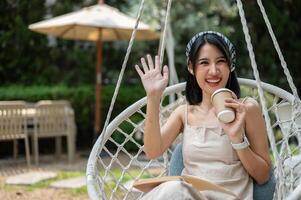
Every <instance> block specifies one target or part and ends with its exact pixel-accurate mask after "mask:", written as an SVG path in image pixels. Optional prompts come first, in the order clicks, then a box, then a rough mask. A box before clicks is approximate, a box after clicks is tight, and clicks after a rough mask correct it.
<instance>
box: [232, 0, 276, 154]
mask: <svg viewBox="0 0 301 200" xmlns="http://www.w3.org/2000/svg"><path fill="white" fill-rule="evenodd" d="M236 2H237V8H238V11H239V16H240V20H241V24H242V28H243V32H244V35H245V40H246V43H247V48H248V52H249V57H250V60H251V66H252V68H253V74H254V77H255V80H256V84H257V86H258V93H259V98H260V101H261V105H262V110H263V114H264V117H265V121H266V123H267V129H268V136H269V139H270V141H275V140H274V134H273V130H272V127H271V120H270V117H269V115H268V111H267V108H266V104H267V103H266V101H265V97H264V94H263V90H262V87H261V80H260V77H259V72H258V68H257V63H256V60H255V54H254V51H253V46H252V43H251V36H250V34H249V29H248V26H247V21H246V17H245V12H244V10H243V5H242V3H241V0H236ZM271 146H272V148H273V153H274V155H273V156H274V157H275V158H277V154H276V153H275V152H276V144H275V143H274V144H271Z"/></svg>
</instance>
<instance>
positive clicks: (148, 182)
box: [133, 175, 237, 198]
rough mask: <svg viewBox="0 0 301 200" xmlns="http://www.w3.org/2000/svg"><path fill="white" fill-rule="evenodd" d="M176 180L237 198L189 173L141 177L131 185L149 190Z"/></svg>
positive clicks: (141, 189)
mask: <svg viewBox="0 0 301 200" xmlns="http://www.w3.org/2000/svg"><path fill="white" fill-rule="evenodd" d="M176 180H182V181H185V182H187V183H189V184H191V185H192V186H193V188H195V189H197V190H199V191H204V190H213V191H217V192H222V193H226V194H229V195H232V196H234V197H236V198H237V196H236V195H235V194H234V193H233V192H230V191H228V190H226V189H225V188H223V187H221V186H219V185H216V184H215V183H212V182H210V181H207V180H204V179H200V178H198V177H196V176H190V175H183V176H162V177H156V178H150V179H141V180H138V181H136V182H134V184H133V187H134V188H136V189H138V190H140V191H142V192H149V191H150V190H152V189H153V188H154V187H156V186H158V185H160V184H161V183H164V182H167V181H176Z"/></svg>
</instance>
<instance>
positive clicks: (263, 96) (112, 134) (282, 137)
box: [86, 0, 301, 200]
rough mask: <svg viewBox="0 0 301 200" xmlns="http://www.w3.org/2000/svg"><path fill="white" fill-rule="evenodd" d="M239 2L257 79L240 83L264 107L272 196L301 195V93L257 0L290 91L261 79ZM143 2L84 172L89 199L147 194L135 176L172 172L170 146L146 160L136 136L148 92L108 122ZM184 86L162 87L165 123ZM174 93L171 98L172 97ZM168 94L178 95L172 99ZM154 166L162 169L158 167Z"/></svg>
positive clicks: (161, 49)
mask: <svg viewBox="0 0 301 200" xmlns="http://www.w3.org/2000/svg"><path fill="white" fill-rule="evenodd" d="M236 2H237V7H238V10H239V16H240V19H241V23H242V27H243V32H244V35H245V40H246V44H247V48H248V51H249V57H250V60H251V66H252V69H253V74H254V77H255V80H248V79H239V83H240V85H241V87H242V91H243V96H252V97H254V98H255V99H257V100H258V101H259V102H260V104H261V107H262V112H263V115H264V118H265V122H266V127H267V132H268V138H269V143H270V150H271V157H272V159H273V164H274V167H275V169H274V174H275V177H276V181H277V184H276V191H275V194H274V199H286V198H288V199H299V198H300V196H301V182H300V176H301V172H300V171H301V170H300V169H301V155H300V152H301V143H300V142H301V135H300V130H301V116H300V111H301V108H300V107H301V106H300V105H301V103H300V98H299V96H298V93H297V89H296V87H295V85H294V83H293V79H292V77H291V75H290V72H289V70H288V68H287V64H286V62H285V60H284V57H283V55H282V52H281V50H280V48H279V45H278V42H277V40H276V37H275V35H274V33H273V30H272V28H271V24H270V22H269V20H268V17H267V15H266V12H265V10H264V7H263V5H262V2H261V0H257V3H258V6H259V8H260V10H261V13H262V15H263V18H264V20H265V23H266V25H267V29H268V31H269V34H270V36H271V38H272V41H273V44H274V47H275V49H276V51H277V53H278V56H279V59H280V61H281V66H282V68H283V70H284V74H285V75H286V78H287V81H288V83H289V86H290V89H291V91H292V93H289V92H287V91H285V90H283V89H281V88H278V87H276V86H273V85H270V84H267V83H263V82H262V81H261V80H260V77H259V72H258V69H257V64H256V60H255V55H254V52H253V47H252V43H251V37H250V35H249V30H248V27H247V22H246V18H245V14H244V10H243V5H242V3H241V1H240V0H237V1H236ZM171 3H172V0H168V4H167V10H166V17H165V23H164V27H163V31H162V37H161V41H160V47H159V56H160V58H161V63H162V59H163V53H164V49H165V38H166V32H167V31H166V29H167V24H168V21H169V13H170V8H171ZM143 7H144V0H141V3H140V7H139V12H138V15H137V20H136V25H135V28H134V30H133V33H132V37H131V40H130V42H129V46H128V49H127V52H126V55H125V58H124V61H123V64H122V68H121V71H120V75H119V78H118V81H117V84H116V88H115V92H114V94H113V98H112V101H111V105H110V108H109V111H108V114H107V118H106V121H105V124H104V129H103V132H102V134H101V135H100V136H99V138H98V139H97V141H96V142H95V144H94V146H93V148H92V151H91V153H90V156H89V160H88V164H87V172H86V175H87V188H88V194H89V197H90V198H91V199H95V200H96V199H139V198H140V197H141V196H142V195H143V194H142V193H141V192H139V191H137V190H135V189H134V188H132V182H133V181H135V180H138V179H141V178H147V177H154V176H162V175H166V174H168V171H167V170H168V168H169V158H170V155H171V153H172V149H168V150H167V151H166V152H165V153H164V155H163V156H162V157H160V158H158V159H154V160H151V161H148V160H146V159H143V155H144V153H143V145H142V144H140V143H139V142H137V140H136V139H135V137H137V136H139V135H140V137H141V134H143V127H144V119H145V111H146V97H144V98H142V99H141V100H139V101H137V102H136V103H134V104H132V105H131V106H129V107H128V108H127V109H126V110H124V111H123V112H122V113H121V114H119V115H118V116H117V117H116V118H115V119H114V120H112V121H111V122H110V123H109V120H110V116H111V112H112V109H113V107H114V103H115V101H116V97H117V94H118V91H119V87H120V84H121V80H122V77H123V74H124V70H125V68H126V64H127V61H128V58H129V55H130V52H131V48H132V45H133V42H134V38H135V34H136V31H137V27H138V24H139V21H140V18H141V14H142V12H143ZM184 88H185V83H180V84H176V85H173V86H170V87H168V88H167V89H166V90H165V91H164V94H163V97H162V101H161V110H160V123H161V124H164V123H165V121H166V119H167V118H168V116H169V115H170V113H171V112H172V111H173V110H174V109H175V108H176V107H177V106H179V105H181V104H185V103H186V101H185V97H184V94H183V92H184ZM170 96H172V97H173V98H169V97H170ZM170 99H174V100H173V101H170ZM117 135H118V137H117ZM120 137H122V138H123V139H122V141H119V140H118V138H120ZM179 140H180V138H179ZM129 146H131V147H133V146H135V149H136V151H135V152H134V153H133V152H132V151H128V150H127V147H129ZM104 155H105V156H104ZM154 167H156V168H159V169H164V170H160V171H159V172H157V173H154V171H153V169H154ZM154 174H155V175H154Z"/></svg>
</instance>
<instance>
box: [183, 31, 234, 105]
mask: <svg viewBox="0 0 301 200" xmlns="http://www.w3.org/2000/svg"><path fill="white" fill-rule="evenodd" d="M205 44H212V45H214V46H216V47H217V48H218V49H219V50H220V51H221V52H222V53H223V55H224V56H225V57H226V59H227V62H228V65H229V66H230V65H231V61H230V52H229V48H228V47H227V44H226V42H225V41H224V40H223V39H222V38H221V37H220V36H218V35H217V34H214V33H208V34H204V35H203V36H202V37H199V38H197V39H196V40H195V42H194V43H193V44H192V46H191V50H190V52H189V57H188V60H189V62H191V64H192V66H193V71H194V70H195V64H196V60H197V56H198V52H199V50H200V49H201V48H202V47H203V46H204V45H205ZM226 88H228V89H230V90H232V91H233V92H234V93H235V94H236V96H237V98H240V87H239V84H238V80H237V75H236V72H235V70H233V71H232V72H230V75H229V79H228V82H227V84H226ZM186 99H187V101H188V103H189V104H191V105H196V104H199V103H200V102H202V100H203V95H202V89H201V88H200V86H199V84H198V83H197V80H196V77H195V76H194V75H192V74H191V73H189V72H188V75H187V81H186Z"/></svg>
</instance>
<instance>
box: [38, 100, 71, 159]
mask: <svg viewBox="0 0 301 200" xmlns="http://www.w3.org/2000/svg"><path fill="white" fill-rule="evenodd" d="M33 121H34V124H33V129H34V131H33V135H32V147H33V153H34V159H35V163H36V164H39V142H38V140H39V138H50V137H54V138H55V149H56V155H57V156H60V153H61V146H62V137H63V136H66V141H67V142H66V143H67V152H68V161H69V163H72V162H73V161H74V157H75V148H76V147H75V140H76V125H75V120H74V111H73V109H72V107H71V105H70V103H69V102H67V101H63V100H62V101H39V102H38V103H37V104H36V106H35V114H34V119H33Z"/></svg>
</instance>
